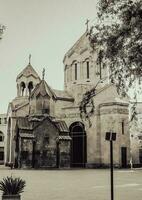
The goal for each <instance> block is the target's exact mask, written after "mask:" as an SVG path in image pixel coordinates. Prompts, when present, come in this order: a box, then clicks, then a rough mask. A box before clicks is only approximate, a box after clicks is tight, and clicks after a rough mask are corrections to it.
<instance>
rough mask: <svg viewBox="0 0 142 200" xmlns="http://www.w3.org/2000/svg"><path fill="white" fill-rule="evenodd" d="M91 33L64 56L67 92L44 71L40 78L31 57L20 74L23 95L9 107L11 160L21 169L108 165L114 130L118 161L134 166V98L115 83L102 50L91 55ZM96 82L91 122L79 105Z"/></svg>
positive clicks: (8, 156)
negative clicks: (99, 59)
mask: <svg viewBox="0 0 142 200" xmlns="http://www.w3.org/2000/svg"><path fill="white" fill-rule="evenodd" d="M86 33H87V32H85V33H84V34H83V35H82V36H81V37H80V38H79V40H78V41H77V42H76V43H75V44H74V45H73V46H72V47H71V49H70V50H69V51H68V52H67V53H66V54H65V56H64V59H63V63H64V90H62V91H61V90H56V89H53V88H51V87H50V86H49V85H48V83H47V82H46V80H44V71H43V77H42V78H41V77H39V75H38V74H37V72H36V71H35V69H34V68H33V67H32V65H31V62H30V60H29V64H28V66H27V67H26V68H24V69H23V71H22V72H21V73H20V74H19V75H18V76H17V79H16V84H17V97H16V98H15V99H14V100H12V101H11V102H10V103H9V106H8V117H7V122H8V132H7V149H6V163H14V166H15V167H17V168H70V167H86V168H87V167H88V168H93V167H107V166H109V163H110V160H109V159H110V156H109V151H110V150H109V142H108V141H106V140H105V134H106V132H108V131H113V132H116V141H115V142H114V165H115V166H116V167H127V166H128V164H129V161H130V135H129V128H128V117H129V113H128V102H127V100H124V99H121V98H120V97H119V96H118V94H117V91H116V88H115V86H114V85H113V84H112V83H110V81H109V70H108V69H107V68H101V67H100V66H99V65H98V64H97V53H98V48H97V47H96V49H95V52H93V53H91V48H92V47H91V46H90V42H89V39H88V36H87V34H86ZM100 73H101V76H100ZM100 78H101V79H102V80H103V81H99V80H100ZM98 83H99V84H98ZM96 84H98V86H97V88H96V95H95V96H94V97H93V101H94V105H95V108H94V109H95V110H94V114H93V115H92V116H90V120H91V123H92V125H91V126H89V124H88V121H85V120H83V119H81V118H80V109H79V107H80V102H81V101H82V98H83V94H84V93H85V92H87V91H89V90H90V89H92V88H94V86H95V85H96Z"/></svg>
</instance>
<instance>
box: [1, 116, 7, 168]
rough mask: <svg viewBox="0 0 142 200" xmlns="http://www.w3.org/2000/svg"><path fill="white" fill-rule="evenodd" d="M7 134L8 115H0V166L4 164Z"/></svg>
mask: <svg viewBox="0 0 142 200" xmlns="http://www.w3.org/2000/svg"><path fill="white" fill-rule="evenodd" d="M6 132H7V117H6V114H0V164H4V160H5V147H6V136H7V134H6Z"/></svg>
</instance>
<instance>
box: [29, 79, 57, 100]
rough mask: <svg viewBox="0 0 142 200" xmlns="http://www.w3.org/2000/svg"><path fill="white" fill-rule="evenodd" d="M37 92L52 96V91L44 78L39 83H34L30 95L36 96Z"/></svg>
mask: <svg viewBox="0 0 142 200" xmlns="http://www.w3.org/2000/svg"><path fill="white" fill-rule="evenodd" d="M38 94H41V95H42V96H46V95H48V96H49V97H51V96H54V92H53V91H52V89H51V88H50V87H49V86H48V84H47V83H46V81H45V80H41V81H40V83H39V84H37V85H36V87H35V89H34V90H33V92H32V94H31V97H33V96H34V95H35V96H37V95H38Z"/></svg>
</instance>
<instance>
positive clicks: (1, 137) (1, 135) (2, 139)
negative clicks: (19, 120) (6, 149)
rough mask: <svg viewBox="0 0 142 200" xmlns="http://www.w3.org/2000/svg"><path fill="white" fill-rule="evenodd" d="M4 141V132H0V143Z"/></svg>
mask: <svg viewBox="0 0 142 200" xmlns="http://www.w3.org/2000/svg"><path fill="white" fill-rule="evenodd" d="M3 141H4V134H3V132H2V131H0V142H3Z"/></svg>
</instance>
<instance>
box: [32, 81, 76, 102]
mask: <svg viewBox="0 0 142 200" xmlns="http://www.w3.org/2000/svg"><path fill="white" fill-rule="evenodd" d="M38 94H40V95H42V96H46V95H47V96H49V97H53V98H54V99H56V100H64V101H71V102H73V101H74V99H73V97H72V96H70V95H69V94H68V93H67V92H66V91H63V90H55V89H52V88H51V87H50V86H49V85H48V84H47V82H46V81H45V80H41V82H40V83H39V84H37V86H36V87H35V89H34V90H33V92H32V94H31V97H33V96H34V95H35V96H37V95H38Z"/></svg>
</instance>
